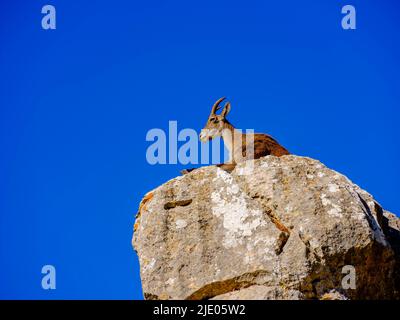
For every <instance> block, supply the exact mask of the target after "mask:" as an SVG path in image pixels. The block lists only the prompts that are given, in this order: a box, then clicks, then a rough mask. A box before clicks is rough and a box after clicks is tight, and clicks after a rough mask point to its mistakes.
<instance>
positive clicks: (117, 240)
mask: <svg viewBox="0 0 400 320" xmlns="http://www.w3.org/2000/svg"><path fill="white" fill-rule="evenodd" d="M45 4H53V5H55V6H56V9H57V29H56V30H53V31H44V30H42V29H41V18H42V14H41V8H42V6H43V5H45ZM345 4H353V5H354V6H355V7H356V10H357V29H356V30H347V31H345V30H343V29H342V28H341V23H340V22H341V18H342V14H341V7H342V6H343V5H345ZM399 8H400V5H399V4H398V1H395V0H393V1H389V0H370V1H358V0H357V1H355V0H354V1H353V0H352V1H336V0H330V1H326V0H320V1H316V0H306V1H296V0H292V1H285V0H283V1H265V0H264V1H261V0H260V1H233V0H229V1H228V0H226V1H220V0H213V1H211V0H202V1H187V0H181V1H175V0H163V1H159V0H149V1H136V0H134V1H132V0H125V1H123V0H113V1H76V0H75V1H74V0H68V1H66V0H65V1H49V2H48V1H37V0H30V1H28V0H26V1H15V0H13V1H11V0H9V1H6V0H3V1H1V4H0V150H1V157H0V181H1V184H0V298H28V299H31V298H40V299H54V298H60V299H67V298H73V299H86V298H101V299H103V298H104V299H105V298H111V299H117V298H120V299H141V298H142V293H141V288H140V278H139V266H138V261H137V257H136V255H135V253H134V252H133V250H132V247H131V237H132V225H133V222H134V216H135V213H136V211H137V208H138V204H139V201H140V199H141V198H142V196H143V195H144V194H145V193H146V192H147V191H149V190H150V189H152V188H154V187H155V186H157V185H159V184H161V183H163V182H165V181H166V180H168V179H170V178H173V177H175V176H177V175H178V174H179V173H178V172H179V170H180V169H182V165H161V166H151V165H149V164H147V162H146V157H145V154H146V148H147V147H148V146H149V143H148V142H146V141H145V136H146V133H147V131H148V130H150V129H152V128H162V129H165V130H166V129H167V128H168V121H169V120H177V121H178V127H179V128H180V129H183V128H195V129H198V130H199V129H201V127H202V126H203V124H204V122H205V120H206V117H207V115H208V113H209V108H210V105H211V104H212V102H213V101H214V100H216V99H217V98H219V97H220V96H222V95H226V96H228V97H229V98H230V100H231V102H232V111H231V114H230V120H231V122H232V123H233V124H235V125H236V126H237V127H240V128H254V129H255V130H256V131H258V132H267V133H270V134H272V135H273V136H274V137H276V138H277V139H278V140H279V141H280V142H281V143H282V144H283V145H285V146H286V147H287V148H288V149H289V150H290V151H291V152H293V153H295V154H298V155H304V156H309V157H312V158H316V159H319V160H320V161H322V162H323V163H325V164H326V165H327V166H329V167H331V168H333V169H335V170H337V171H339V172H341V173H343V174H345V175H347V176H348V177H349V178H350V179H351V180H353V181H354V182H355V183H357V184H358V185H360V186H361V187H362V188H364V189H366V190H367V191H369V192H370V193H372V194H373V195H374V196H375V197H376V199H377V200H378V201H379V202H380V203H381V204H382V205H383V207H384V208H386V209H388V210H391V211H393V212H395V213H397V214H399V213H400V202H399V198H398V195H399V193H398V190H399V181H400V169H399V165H398V158H399V151H400V149H399V141H398V139H399V115H400V112H399V105H400V104H399V102H400V90H399V88H400V78H399V74H400V60H399V57H400V41H399V34H400V10H399ZM46 264H52V265H54V266H55V267H56V270H57V289H56V290H54V291H44V290H42V289H41V285H40V283H41V277H42V275H41V272H40V271H41V268H42V266H43V265H46Z"/></svg>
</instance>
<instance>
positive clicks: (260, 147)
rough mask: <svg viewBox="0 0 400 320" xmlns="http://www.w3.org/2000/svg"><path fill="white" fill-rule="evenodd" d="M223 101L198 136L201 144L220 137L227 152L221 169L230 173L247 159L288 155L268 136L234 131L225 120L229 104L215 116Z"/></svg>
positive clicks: (213, 108)
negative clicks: (226, 158)
mask: <svg viewBox="0 0 400 320" xmlns="http://www.w3.org/2000/svg"><path fill="white" fill-rule="evenodd" d="M225 99H226V98H225V97H222V98H220V99H218V100H217V101H216V102H215V103H214V105H213V107H212V108H211V113H210V115H209V117H208V120H207V123H206V125H205V127H204V128H203V129H202V130H201V132H200V135H199V137H200V140H201V141H202V142H206V141H208V140H212V139H213V138H215V137H220V136H222V139H223V141H224V144H225V146H226V148H227V149H228V152H229V160H228V161H226V162H225V163H222V164H219V165H218V166H219V167H221V169H224V170H226V171H232V170H233V169H234V168H235V165H236V164H237V163H239V162H242V161H245V160H248V159H258V158H261V157H264V156H267V155H273V156H277V157H280V156H283V155H286V154H289V151H287V150H286V149H285V148H284V147H282V146H281V145H280V144H279V143H278V141H276V140H275V139H274V138H272V137H271V136H270V135H268V134H264V133H253V134H245V133H242V132H241V131H240V130H237V129H235V127H234V126H233V125H232V124H231V123H230V122H229V121H228V120H227V119H226V116H227V115H228V113H229V111H230V110H231V104H230V102H227V103H226V104H225V106H224V107H223V109H222V111H221V113H220V114H217V111H218V110H220V109H221V108H222V107H221V102H222V101H224V100H225ZM192 170H193V169H188V170H184V171H183V173H187V172H190V171H192Z"/></svg>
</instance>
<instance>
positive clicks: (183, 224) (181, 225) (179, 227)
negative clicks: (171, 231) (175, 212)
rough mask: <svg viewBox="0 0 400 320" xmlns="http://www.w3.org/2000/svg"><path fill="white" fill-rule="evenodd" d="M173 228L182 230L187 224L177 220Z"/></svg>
mask: <svg viewBox="0 0 400 320" xmlns="http://www.w3.org/2000/svg"><path fill="white" fill-rule="evenodd" d="M175 226H176V228H177V229H182V228H185V227H186V226H187V222H186V221H185V220H183V219H178V220H176V221H175Z"/></svg>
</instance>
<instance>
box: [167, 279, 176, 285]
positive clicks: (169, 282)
mask: <svg viewBox="0 0 400 320" xmlns="http://www.w3.org/2000/svg"><path fill="white" fill-rule="evenodd" d="M175 280H176V279H175V278H169V279H168V280H167V281H165V284H166V285H168V286H172V285H173V284H174V283H175Z"/></svg>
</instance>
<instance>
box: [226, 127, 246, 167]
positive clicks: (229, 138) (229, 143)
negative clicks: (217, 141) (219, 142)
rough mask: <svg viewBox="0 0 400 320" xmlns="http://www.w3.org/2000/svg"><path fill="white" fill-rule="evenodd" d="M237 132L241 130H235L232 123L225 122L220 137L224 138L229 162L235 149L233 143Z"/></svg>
mask: <svg viewBox="0 0 400 320" xmlns="http://www.w3.org/2000/svg"><path fill="white" fill-rule="evenodd" d="M239 134H241V132H240V131H239V130H236V129H235V127H234V126H233V125H232V124H230V123H229V122H226V123H225V124H224V130H223V131H222V139H223V140H224V144H225V147H226V149H228V152H229V162H230V161H232V159H233V153H234V150H235V146H234V144H235V140H237V136H238V135H239Z"/></svg>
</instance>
